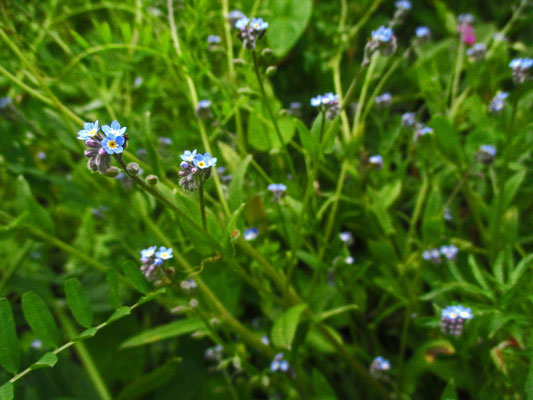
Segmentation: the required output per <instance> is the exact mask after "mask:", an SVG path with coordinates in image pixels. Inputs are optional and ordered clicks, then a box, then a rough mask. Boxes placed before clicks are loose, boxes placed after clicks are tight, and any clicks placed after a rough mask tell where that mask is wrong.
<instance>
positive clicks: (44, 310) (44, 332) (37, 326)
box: [22, 292, 59, 347]
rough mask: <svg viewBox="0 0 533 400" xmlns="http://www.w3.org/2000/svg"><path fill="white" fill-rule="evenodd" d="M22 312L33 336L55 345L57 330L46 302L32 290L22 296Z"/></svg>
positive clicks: (57, 337) (57, 340)
mask: <svg viewBox="0 0 533 400" xmlns="http://www.w3.org/2000/svg"><path fill="white" fill-rule="evenodd" d="M22 312H23V313H24V318H26V321H28V324H29V325H30V327H31V330H32V331H33V333H35V336H37V337H38V338H39V339H40V340H42V341H43V343H45V344H47V345H49V346H53V347H57V344H58V343H59V331H58V330H57V325H56V323H55V321H54V317H52V314H51V313H50V310H49V309H48V307H47V306H46V303H45V302H44V301H43V299H41V298H40V297H39V296H38V295H36V294H35V293H34V292H28V293H25V294H24V295H23V296H22Z"/></svg>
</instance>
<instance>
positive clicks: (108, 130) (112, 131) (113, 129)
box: [102, 121, 126, 136]
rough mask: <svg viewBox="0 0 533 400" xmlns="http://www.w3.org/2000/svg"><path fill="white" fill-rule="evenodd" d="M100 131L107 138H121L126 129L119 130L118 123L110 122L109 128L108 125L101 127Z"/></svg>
mask: <svg viewBox="0 0 533 400" xmlns="http://www.w3.org/2000/svg"><path fill="white" fill-rule="evenodd" d="M102 130H103V131H104V133H105V134H106V136H109V135H114V136H122V135H124V133H125V132H126V127H125V126H123V127H122V128H121V127H120V124H119V123H118V121H113V122H111V126H109V125H104V126H102Z"/></svg>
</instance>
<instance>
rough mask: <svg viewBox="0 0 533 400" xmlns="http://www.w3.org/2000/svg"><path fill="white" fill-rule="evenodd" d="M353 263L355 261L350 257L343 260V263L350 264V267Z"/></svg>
mask: <svg viewBox="0 0 533 400" xmlns="http://www.w3.org/2000/svg"><path fill="white" fill-rule="evenodd" d="M354 261H355V260H354V258H353V257H352V256H348V257H346V258H345V259H344V262H345V263H346V264H350V265H351V264H353V262H354Z"/></svg>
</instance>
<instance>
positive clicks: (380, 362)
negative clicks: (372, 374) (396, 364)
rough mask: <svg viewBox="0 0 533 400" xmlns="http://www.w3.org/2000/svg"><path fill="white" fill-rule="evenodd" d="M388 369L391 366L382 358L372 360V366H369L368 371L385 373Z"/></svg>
mask: <svg viewBox="0 0 533 400" xmlns="http://www.w3.org/2000/svg"><path fill="white" fill-rule="evenodd" d="M390 368H391V365H390V362H389V360H387V359H386V358H384V357H382V356H379V357H376V358H374V361H372V365H371V366H370V369H371V370H373V371H387V370H389V369H390Z"/></svg>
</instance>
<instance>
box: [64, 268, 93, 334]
mask: <svg viewBox="0 0 533 400" xmlns="http://www.w3.org/2000/svg"><path fill="white" fill-rule="evenodd" d="M65 295H66V297H67V304H68V306H69V307H70V310H71V311H72V315H74V318H76V321H78V323H79V324H80V325H81V326H83V327H85V328H88V327H90V326H91V324H92V323H93V310H92V308H91V304H90V303H89V298H88V297H87V294H86V293H85V290H83V287H82V286H81V283H80V281H79V280H78V279H76V278H72V279H68V280H66V281H65Z"/></svg>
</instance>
